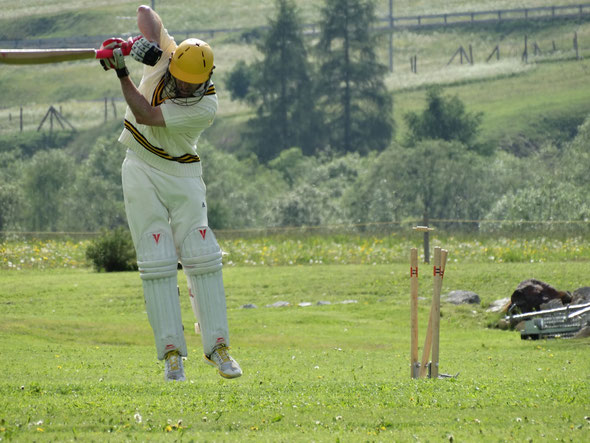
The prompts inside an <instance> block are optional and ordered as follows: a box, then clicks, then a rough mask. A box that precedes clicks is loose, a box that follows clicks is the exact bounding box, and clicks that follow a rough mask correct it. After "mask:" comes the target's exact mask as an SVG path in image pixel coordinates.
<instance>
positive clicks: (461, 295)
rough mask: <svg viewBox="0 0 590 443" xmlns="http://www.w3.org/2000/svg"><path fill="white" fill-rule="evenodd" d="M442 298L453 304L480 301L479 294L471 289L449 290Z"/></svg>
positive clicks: (476, 302)
mask: <svg viewBox="0 0 590 443" xmlns="http://www.w3.org/2000/svg"><path fill="white" fill-rule="evenodd" d="M444 300H445V301H446V302H448V303H452V304H454V305H462V304H479V303H480V302H481V300H480V298H479V295H477V294H476V293H475V292H472V291H462V290H457V291H451V292H449V293H448V294H447V295H445V296H444Z"/></svg>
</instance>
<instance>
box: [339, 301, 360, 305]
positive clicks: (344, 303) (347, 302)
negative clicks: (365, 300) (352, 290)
mask: <svg viewBox="0 0 590 443" xmlns="http://www.w3.org/2000/svg"><path fill="white" fill-rule="evenodd" d="M340 303H341V304H343V305H349V304H351V303H358V301H356V300H344V301H341V302H340Z"/></svg>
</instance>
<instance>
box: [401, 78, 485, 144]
mask: <svg viewBox="0 0 590 443" xmlns="http://www.w3.org/2000/svg"><path fill="white" fill-rule="evenodd" d="M426 101H427V103H426V108H425V109H424V110H423V111H422V113H421V114H417V113H415V112H408V113H407V114H405V115H404V119H405V121H406V123H407V125H408V130H409V136H408V140H407V144H409V145H413V144H415V143H417V142H419V141H420V140H425V139H441V140H446V141H453V140H456V141H459V142H461V143H462V144H464V145H465V146H467V147H468V148H470V149H472V150H474V151H477V152H480V153H490V152H489V151H490V149H489V148H490V146H487V145H486V146H483V145H482V146H479V145H476V143H475V139H476V136H477V134H478V131H479V126H480V124H481V120H482V118H483V114H482V113H468V112H467V111H466V110H465V105H464V104H463V102H462V101H461V100H460V99H459V98H458V97H457V96H453V97H444V96H442V89H441V88H440V86H433V87H430V88H429V89H428V90H427V92H426Z"/></svg>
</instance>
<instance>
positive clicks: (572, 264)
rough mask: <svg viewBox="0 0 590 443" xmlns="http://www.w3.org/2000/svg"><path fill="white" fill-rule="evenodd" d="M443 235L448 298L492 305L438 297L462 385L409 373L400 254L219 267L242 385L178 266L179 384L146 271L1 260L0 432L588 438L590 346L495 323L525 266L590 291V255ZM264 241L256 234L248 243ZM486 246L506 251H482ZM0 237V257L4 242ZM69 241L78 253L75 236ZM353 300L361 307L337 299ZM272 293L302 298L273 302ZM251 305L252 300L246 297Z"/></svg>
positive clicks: (240, 437) (37, 435)
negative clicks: (208, 337) (198, 314)
mask: <svg viewBox="0 0 590 443" xmlns="http://www.w3.org/2000/svg"><path fill="white" fill-rule="evenodd" d="M221 241H222V242H223V240H221ZM315 242H316V243H318V241H317V239H316V241H315ZM279 243H280V242H278V241H276V242H275V244H277V245H278V244H279ZM352 243H354V241H353V242H352ZM446 243H447V244H448V245H451V246H452V247H449V250H450V261H449V263H448V265H447V270H446V273H445V281H444V284H443V294H445V293H446V292H449V291H450V290H453V289H466V290H473V291H475V292H477V293H478V294H479V295H480V297H481V299H482V303H481V305H471V306H454V305H449V304H445V303H443V305H442V309H441V311H442V318H441V361H440V367H441V372H443V373H451V374H456V373H459V375H458V377H457V378H456V379H453V380H411V379H410V377H409V373H410V368H409V313H408V311H409V281H408V280H409V279H408V264H407V259H405V258H403V257H401V256H400V257H399V258H397V259H392V260H391V262H388V263H380V264H375V265H373V264H348V265H342V264H330V265H329V264H322V265H320V264H314V265H290V266H289V265H280V266H279V265H277V266H268V265H261V264H260V263H258V264H256V265H254V264H252V263H251V264H250V265H243V264H242V265H239V266H226V267H225V271H224V280H225V287H226V292H227V304H228V317H229V322H230V330H231V339H232V349H233V354H234V356H235V357H236V358H237V359H238V361H239V362H240V363H241V365H242V367H243V369H244V376H243V377H241V378H240V379H237V380H231V381H228V380H223V379H221V378H220V377H219V376H218V375H217V374H216V373H215V371H214V370H212V368H210V367H209V366H207V365H205V364H204V363H202V362H201V357H200V354H201V346H200V339H199V337H198V336H197V335H195V334H194V333H193V332H192V330H193V328H192V324H193V322H194V317H193V314H192V311H191V308H190V304H189V301H188V296H187V290H186V285H185V283H184V280H185V279H184V276H183V275H182V272H181V273H180V275H179V286H180V291H181V307H182V314H183V320H184V324H185V331H186V334H185V335H186V337H187V343H188V347H189V357H188V359H187V360H186V362H185V367H186V372H187V378H188V381H187V382H186V383H183V384H166V383H165V382H164V381H163V368H162V365H161V363H159V362H157V360H156V358H155V350H154V346H153V343H152V340H153V338H152V333H151V330H150V328H149V324H148V322H147V318H146V314H145V312H144V309H145V308H144V303H143V297H142V293H141V283H140V279H139V276H138V275H137V273H135V272H130V273H111V274H106V273H94V272H91V271H90V270H88V269H87V268H84V267H76V268H71V267H69V266H67V267H64V266H63V263H62V262H61V261H59V260H58V259H55V260H54V264H52V265H51V266H48V267H46V268H45V269H25V270H20V271H17V270H15V269H14V268H11V269H10V270H8V269H3V270H2V271H0V305H1V306H2V308H1V309H0V354H1V357H2V359H1V361H2V363H1V364H0V370H1V371H2V374H3V377H2V379H1V380H0V438H2V439H5V440H8V441H11V440H15V441H64V440H72V439H77V440H82V441H104V440H105V439H106V440H109V441H133V440H140V441H172V440H186V441H190V440H193V441H273V442H274V441H285V442H287V441H338V440H340V441H441V440H445V441H448V440H450V439H451V437H452V439H453V441H529V440H533V441H549V440H555V439H557V440H566V441H586V440H588V439H589V438H590V421H589V418H588V416H589V411H588V407H587V400H588V398H589V396H590V384H589V383H588V381H589V380H588V367H589V365H590V353H589V352H588V351H589V345H590V341H589V340H588V339H575V340H551V341H540V342H531V341H522V340H520V338H519V334H518V333H517V332H513V331H501V330H498V329H493V328H489V327H488V325H489V324H493V323H494V322H495V320H497V319H498V314H491V313H487V312H486V307H487V306H488V305H489V304H490V303H491V302H492V301H494V300H497V299H499V298H504V297H508V296H509V295H510V293H511V292H512V290H513V289H514V287H515V286H516V285H517V284H518V282H519V281H521V280H523V279H525V278H532V277H535V278H539V279H542V280H545V281H548V282H550V283H551V284H553V285H554V286H556V287H558V288H562V289H569V290H573V289H575V288H577V287H580V286H584V285H587V280H586V274H587V268H588V258H587V257H586V258H585V259H580V257H578V258H576V257H574V256H572V254H571V253H570V254H565V255H564V256H563V258H562V259H559V260H557V259H556V260H553V259H552V260H548V261H546V262H542V263H539V262H536V261H535V262H534V263H531V262H530V261H524V259H523V260H520V261H517V262H510V263H505V262H497V261H494V262H491V263H486V262H485V261H483V260H480V259H479V258H476V257H475V256H472V257H471V258H467V256H464V254H463V252H462V250H461V247H460V244H459V243H453V242H452V241H451V240H450V239H447V240H446ZM463 243H466V242H465V241H463ZM566 243H567V242H566ZM225 244H226V245H227V244H228V241H227V240H226V242H225ZM310 244H311V243H307V242H305V243H304V245H305V246H304V247H305V248H307V247H310ZM526 244H527V243H526V242H525V241H524V240H522V241H514V242H513V243H510V242H508V243H507V244H505V245H504V246H500V247H503V248H505V249H506V251H508V250H512V251H515V250H520V249H522V248H523V247H525V248H526ZM558 244H559V243H545V246H546V247H547V249H548V250H553V249H559V246H558ZM348 246H350V249H352V247H353V246H354V245H353V244H348ZM391 246H392V247H394V245H393V244H392V245H391ZM582 246H583V244H578V245H577V247H578V248H579V247H582ZM28 247H30V245H29V246H28ZM224 247H225V246H224ZM260 247H264V246H261V245H260V243H256V242H255V241H252V242H251V244H250V248H251V249H252V251H255V250H256V249H258V248H260ZM465 247H466V246H464V248H465ZM490 247H498V245H492V244H484V245H478V244H477V243H474V244H473V247H472V248H471V249H472V250H479V249H480V248H488V249H489V248H490ZM3 248H4V249H3V255H4V254H6V253H7V251H8V249H7V247H6V243H4V245H3ZM25 249H26V248H25ZM54 249H58V248H57V246H56V247H54ZM23 250H24V249H23ZM59 251H61V252H56V253H55V255H58V256H64V255H66V254H68V251H69V255H70V257H73V258H75V257H76V256H77V254H78V253H77V252H76V251H75V250H72V246H71V245H70V246H69V247H65V246H64V247H63V249H60V250H59ZM400 251H401V249H400ZM292 252H293V250H291V249H289V248H286V249H285V250H282V252H281V253H284V254H286V255H288V254H291V253H292ZM405 252H407V251H405ZM483 253H484V251H481V254H483ZM313 254H314V253H313V252H310V254H309V255H313ZM23 255H24V256H25V257H26V256H27V253H26V252H23ZM251 255H254V252H252V253H251ZM547 256H549V257H555V256H553V255H551V254H549V253H548V254H547ZM457 257H463V259H462V260H459V261H457V262H455V261H454V258H457ZM62 268H63V269H62ZM420 269H421V270H422V271H421V274H420V275H421V277H420V295H421V297H423V299H421V300H420V302H419V317H420V319H419V321H420V324H421V335H420V340H421V341H422V340H423V338H424V330H425V325H426V320H427V316H428V310H429V294H430V293H431V291H432V281H431V278H430V277H429V275H428V274H429V273H428V272H426V271H424V270H423V269H428V266H426V265H421V268H420ZM346 300H354V301H355V302H356V303H349V304H344V303H341V302H343V301H346ZM276 301H287V302H289V303H290V304H291V306H288V307H284V308H270V307H266V306H267V305H270V304H272V303H274V302H276ZM318 301H329V302H331V304H329V305H324V306H319V305H317V304H316V303H317V302H318ZM301 302H310V303H312V306H308V307H299V306H298V304H299V303H301ZM247 303H254V304H256V305H257V306H258V308H257V309H243V308H241V306H243V305H244V304H247Z"/></svg>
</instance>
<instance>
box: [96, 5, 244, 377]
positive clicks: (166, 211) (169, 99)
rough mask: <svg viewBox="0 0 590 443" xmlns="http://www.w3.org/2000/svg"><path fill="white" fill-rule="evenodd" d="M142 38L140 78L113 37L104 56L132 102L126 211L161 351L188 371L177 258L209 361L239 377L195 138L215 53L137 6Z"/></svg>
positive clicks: (171, 367) (137, 49)
mask: <svg viewBox="0 0 590 443" xmlns="http://www.w3.org/2000/svg"><path fill="white" fill-rule="evenodd" d="M137 25H138V27H139V31H140V32H141V34H142V37H141V38H139V39H137V40H136V41H135V43H133V47H132V49H131V57H132V58H133V59H134V60H137V61H139V62H141V63H143V64H144V65H145V66H144V68H143V76H142V79H141V82H140V83H139V86H136V85H135V84H134V82H133V81H132V80H131V78H130V77H129V71H128V70H127V68H126V66H125V59H124V56H123V54H122V51H121V49H120V46H121V45H122V43H124V40H122V39H116V38H113V39H109V40H107V41H106V42H105V43H103V47H104V48H108V49H113V57H112V58H109V59H104V60H102V61H101V65H102V66H103V68H104V69H105V70H111V69H112V70H114V72H115V73H116V74H117V77H118V78H119V80H120V82H121V90H122V92H123V96H124V98H125V101H126V102H127V111H126V114H125V127H124V129H123V132H122V133H121V136H120V137H119V142H121V143H122V144H123V145H125V146H126V148H127V154H126V157H125V160H124V162H123V167H122V181H123V193H124V198H125V211H126V213H127V220H128V223H129V228H130V230H131V235H132V238H133V243H134V245H135V250H136V253H137V264H138V268H139V273H140V277H141V281H142V285H143V294H144V298H145V305H146V311H147V315H148V319H149V322H150V325H151V327H152V329H153V332H154V338H155V343H156V350H157V357H158V359H160V360H164V361H165V371H164V377H165V379H166V380H167V381H170V380H176V381H184V380H185V379H186V377H185V373H184V366H183V361H182V357H185V356H186V355H187V346H186V342H185V338H184V331H183V326H182V318H181V311H180V300H179V294H178V287H177V265H178V262H179V260H180V262H181V263H182V267H183V269H184V272H185V274H186V278H187V283H188V287H189V295H190V301H191V305H192V308H193V311H194V313H195V316H196V317H197V321H198V322H199V325H200V329H201V334H202V341H203V350H204V359H205V362H206V363H208V364H210V365H211V366H214V367H216V368H217V370H218V371H219V374H220V375H221V376H222V377H225V378H236V377H239V376H241V375H242V370H241V368H240V366H239V365H238V363H237V362H236V361H235V360H234V359H233V358H232V357H231V356H230V355H229V352H228V351H229V328H228V322H227V312H226V311H227V309H226V302H225V291H224V287H223V279H222V271H221V267H222V264H221V248H220V247H219V244H218V243H217V240H216V239H215V235H214V234H213V231H212V230H211V229H210V228H209V226H208V221H207V202H206V198H205V189H206V188H205V184H204V183H203V179H202V177H201V161H200V159H199V156H198V154H197V142H198V140H199V137H200V135H201V133H202V132H203V131H204V130H205V129H206V128H207V127H209V126H210V125H211V123H212V122H213V118H214V117H215V113H216V111H217V95H216V93H215V86H214V84H213V82H212V81H211V76H212V74H213V69H214V68H215V65H214V60H213V51H212V49H211V47H210V46H209V45H208V44H207V43H205V42H204V41H202V40H199V39H196V38H189V39H187V40H185V41H183V42H182V43H180V45H177V44H176V42H175V41H174V39H173V37H171V36H170V35H169V34H168V31H167V30H166V29H165V28H164V26H163V24H162V20H161V19H160V17H159V15H158V14H157V13H156V12H155V11H154V10H152V9H151V8H150V7H148V6H140V7H139V8H138V10H137Z"/></svg>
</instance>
